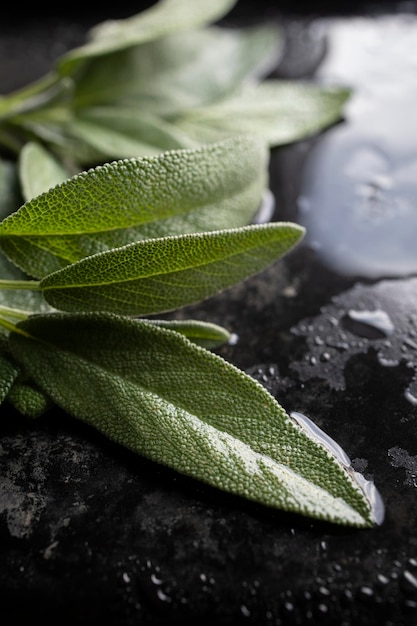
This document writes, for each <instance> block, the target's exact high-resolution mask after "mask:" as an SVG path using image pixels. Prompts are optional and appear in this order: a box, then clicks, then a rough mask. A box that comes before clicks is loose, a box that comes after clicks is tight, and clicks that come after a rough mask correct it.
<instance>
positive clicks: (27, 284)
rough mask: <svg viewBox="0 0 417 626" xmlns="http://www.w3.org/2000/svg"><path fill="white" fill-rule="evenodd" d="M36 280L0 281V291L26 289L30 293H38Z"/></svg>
mask: <svg viewBox="0 0 417 626" xmlns="http://www.w3.org/2000/svg"><path fill="white" fill-rule="evenodd" d="M39 284H40V283H39V281H38V280H5V279H0V289H28V290H30V291H39V289H40V287H39Z"/></svg>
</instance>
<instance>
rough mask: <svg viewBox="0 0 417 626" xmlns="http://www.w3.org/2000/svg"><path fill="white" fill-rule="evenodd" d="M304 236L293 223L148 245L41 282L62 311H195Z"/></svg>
mask: <svg viewBox="0 0 417 626" xmlns="http://www.w3.org/2000/svg"><path fill="white" fill-rule="evenodd" d="M303 235H304V228H303V227H302V226H299V225H298V224H292V223H290V222H282V223H281V222H275V223H270V224H254V225H250V226H243V227H242V228H237V229H230V230H222V231H211V232H208V233H193V234H188V235H178V236H173V237H164V238H161V239H147V240H144V241H139V242H136V243H132V244H129V245H127V246H124V247H122V248H115V249H113V250H108V251H106V252H102V253H98V254H95V255H93V256H90V257H87V258H85V259H82V260H81V261H79V262H78V263H73V264H72V265H68V266H67V267H64V268H63V269H61V270H58V271H57V272H54V273H53V274H49V276H46V277H45V278H44V279H43V280H41V282H40V289H41V290H42V293H43V295H44V297H45V299H46V301H47V302H48V303H49V304H50V305H51V306H53V307H55V308H56V309H60V310H64V311H110V312H114V313H120V314H123V315H149V314H156V313H162V312H165V311H172V310H173V309H176V308H179V307H183V306H185V305H188V304H193V303H195V302H199V301H201V300H205V299H206V298H208V297H210V296H212V295H214V294H217V293H219V292H220V291H222V290H224V289H227V288H228V287H230V286H232V285H234V284H235V283H237V282H240V281H241V280H244V279H245V278H248V277H249V276H251V275H253V274H256V273H258V272H260V271H261V270H263V269H265V268H266V267H267V266H268V265H270V264H272V263H273V262H274V261H275V260H276V259H277V258H279V257H281V256H282V255H284V254H285V253H286V252H288V251H289V250H290V249H291V248H292V247H293V246H294V245H295V244H296V243H298V242H299V240H300V239H301V238H302V237H303Z"/></svg>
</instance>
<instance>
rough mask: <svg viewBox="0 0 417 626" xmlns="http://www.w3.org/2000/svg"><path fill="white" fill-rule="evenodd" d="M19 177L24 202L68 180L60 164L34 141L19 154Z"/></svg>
mask: <svg viewBox="0 0 417 626" xmlns="http://www.w3.org/2000/svg"><path fill="white" fill-rule="evenodd" d="M18 164H19V177H20V183H21V188H22V193H23V196H24V199H25V200H31V199H32V198H35V197H36V196H39V195H41V194H42V193H44V192H45V191H48V190H49V189H51V188H52V187H55V186H56V185H58V184H60V183H62V182H64V180H67V178H70V176H71V173H70V172H68V171H67V170H66V169H65V168H64V166H63V165H62V163H61V162H60V161H58V159H57V158H56V157H55V156H54V155H53V154H51V153H50V152H49V151H48V150H47V149H46V148H45V147H44V146H42V145H41V144H39V143H36V142H34V141H30V142H28V143H27V144H25V145H24V146H23V148H22V150H21V151H20V153H19V161H18Z"/></svg>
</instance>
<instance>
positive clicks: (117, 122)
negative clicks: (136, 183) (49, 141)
mask: <svg viewBox="0 0 417 626" xmlns="http://www.w3.org/2000/svg"><path fill="white" fill-rule="evenodd" d="M66 131H67V133H68V136H71V138H73V140H78V141H80V140H81V141H83V142H84V144H85V145H87V146H90V147H91V148H92V150H94V151H96V152H97V155H100V159H101V160H102V161H106V160H120V159H126V158H133V157H140V156H153V155H157V154H160V153H161V152H163V151H166V150H175V149H179V148H193V147H194V148H195V147H198V143H197V142H196V141H194V140H192V139H190V138H189V137H187V135H186V134H185V133H184V132H182V130H181V129H180V128H178V126H175V125H174V124H170V123H169V122H166V121H164V120H162V119H158V118H156V117H155V116H153V115H152V114H149V113H147V112H144V111H143V110H141V109H139V108H138V107H135V108H131V109H126V108H121V107H110V106H107V107H96V108H89V109H85V110H83V111H78V112H77V114H76V115H75V116H74V118H73V120H72V121H71V123H70V124H68V125H67V127H66ZM77 154H78V161H80V158H81V160H84V158H86V157H85V156H80V153H79V152H78V153H77ZM86 154H87V156H88V158H91V155H90V154H89V153H88V152H87V153H86Z"/></svg>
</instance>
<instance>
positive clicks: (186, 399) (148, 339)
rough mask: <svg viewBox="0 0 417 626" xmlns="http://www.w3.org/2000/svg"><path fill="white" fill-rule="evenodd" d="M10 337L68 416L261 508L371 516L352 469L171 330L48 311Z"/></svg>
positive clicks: (367, 521)
mask: <svg viewBox="0 0 417 626" xmlns="http://www.w3.org/2000/svg"><path fill="white" fill-rule="evenodd" d="M19 326H20V329H21V330H22V331H23V332H24V333H27V335H28V336H24V335H22V334H15V333H14V334H13V335H12V336H11V337H10V344H11V349H12V352H13V354H14V357H15V358H16V360H17V361H18V362H19V363H20V364H21V366H22V368H24V370H25V371H26V372H27V373H29V375H30V376H31V377H32V378H33V379H34V380H35V381H36V383H37V384H38V385H39V386H40V387H41V388H42V389H43V390H44V392H45V393H46V394H47V395H48V396H50V397H51V398H52V399H53V401H54V402H55V403H56V404H57V405H58V406H60V407H62V408H63V409H64V410H65V411H66V412H67V413H68V414H70V415H72V416H73V417H75V418H77V419H80V420H82V421H84V422H87V423H88V424H90V425H91V426H93V427H94V428H96V429H97V430H99V431H100V432H102V433H103V434H104V435H106V436H107V437H108V438H109V439H111V440H113V441H114V442H117V443H119V444H121V445H123V446H125V447H127V448H128V449H130V450H133V451H134V452H136V453H138V454H140V455H143V456H144V457H147V458H149V459H151V460H153V461H156V462H157V463H160V464H163V465H166V466H169V467H171V468H173V469H175V470H176V471H178V472H180V473H182V474H185V475H187V476H191V477H193V478H195V479H198V480H200V481H202V482H204V483H208V484H210V485H212V486H214V487H216V488H219V489H221V490H224V491H226V492H229V493H233V494H236V495H238V496H242V497H244V498H247V499H249V500H253V501H256V502H259V503H262V504H264V505H267V506H269V507H274V508H278V509H283V510H285V511H291V512H295V513H300V514H302V515H305V516H309V517H312V518H317V519H321V520H327V521H330V522H334V523H337V524H344V525H350V526H356V527H369V526H372V525H373V524H374V523H375V520H374V518H373V514H372V510H371V505H370V502H369V500H368V498H367V496H366V495H365V493H364V491H362V489H361V488H360V486H359V484H358V483H357V482H356V481H355V480H354V478H353V477H352V474H350V473H349V472H347V471H346V468H345V467H343V466H342V464H341V462H340V461H339V460H338V459H337V458H336V457H335V456H334V455H333V454H332V453H331V452H330V451H329V450H328V449H326V448H325V447H324V446H322V445H320V444H318V443H317V442H316V441H315V440H313V439H311V438H310V437H309V436H308V435H307V434H306V432H305V431H304V430H303V429H302V428H301V427H300V426H299V425H298V424H297V423H296V422H295V421H293V420H292V419H290V417H289V416H288V415H287V414H286V412H285V411H284V409H283V408H282V407H281V406H280V405H279V404H278V402H277V401H276V400H275V399H274V397H273V396H272V395H270V394H269V392H268V391H267V390H266V389H265V388H264V387H262V386H261V384H260V383H258V382H257V381H255V380H254V379H253V378H251V377H250V376H248V375H247V374H245V373H244V372H242V371H240V370H239V369H237V368H236V367H234V366H233V365H231V364H230V363H228V362H226V361H225V360H223V359H222V358H221V357H219V356H218V355H216V354H214V353H212V352H209V351H207V350H205V349H204V348H201V347H199V346H196V345H195V344H193V343H191V342H190V341H188V340H187V339H186V338H185V337H182V336H181V335H180V334H179V333H176V332H172V331H170V330H167V329H164V328H160V327H157V326H154V325H151V324H148V323H145V322H144V323H141V322H140V321H137V320H129V319H127V318H123V317H119V316H113V315H106V314H94V315H91V314H86V315H82V314H78V315H65V314H52V315H49V316H42V315H40V316H33V317H31V318H29V319H27V320H26V321H24V322H22V323H21V324H20V325H19Z"/></svg>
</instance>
